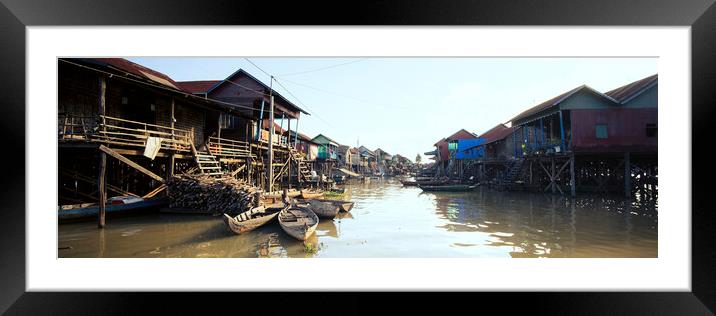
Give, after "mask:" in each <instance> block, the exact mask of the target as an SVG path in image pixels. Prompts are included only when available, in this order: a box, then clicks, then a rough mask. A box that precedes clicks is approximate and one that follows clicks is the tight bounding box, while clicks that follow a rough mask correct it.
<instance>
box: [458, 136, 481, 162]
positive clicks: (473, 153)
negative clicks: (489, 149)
mask: <svg viewBox="0 0 716 316" xmlns="http://www.w3.org/2000/svg"><path fill="white" fill-rule="evenodd" d="M484 143H485V139H484V138H477V139H460V140H458V141H457V151H456V152H455V159H477V158H482V157H483V156H485V147H484V146H480V145H482V144H484Z"/></svg>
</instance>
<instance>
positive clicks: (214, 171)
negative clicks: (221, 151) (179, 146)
mask: <svg viewBox="0 0 716 316" xmlns="http://www.w3.org/2000/svg"><path fill="white" fill-rule="evenodd" d="M191 152H192V153H193V154H194V161H196V164H197V166H198V167H199V171H200V172H201V174H203V175H208V176H211V177H221V175H222V174H223V173H222V172H221V163H220V162H219V160H218V159H216V156H214V155H212V154H211V153H210V152H208V151H205V150H201V151H199V150H197V149H196V147H194V143H191Z"/></svg>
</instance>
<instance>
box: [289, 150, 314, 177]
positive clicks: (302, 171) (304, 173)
mask: <svg viewBox="0 0 716 316" xmlns="http://www.w3.org/2000/svg"><path fill="white" fill-rule="evenodd" d="M289 150H290V152H291V159H293V161H295V162H296V165H297V166H298V174H299V175H300V178H301V181H311V168H309V167H308V164H306V161H305V160H303V157H302V156H301V154H300V153H298V151H297V150H296V149H294V148H289Z"/></svg>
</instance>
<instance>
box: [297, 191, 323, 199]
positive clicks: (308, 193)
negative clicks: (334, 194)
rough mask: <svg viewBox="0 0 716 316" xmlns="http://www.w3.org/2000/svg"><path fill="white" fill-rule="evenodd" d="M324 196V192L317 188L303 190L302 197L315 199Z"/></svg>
mask: <svg viewBox="0 0 716 316" xmlns="http://www.w3.org/2000/svg"><path fill="white" fill-rule="evenodd" d="M322 196H323V192H321V191H315V190H301V198H304V199H315V198H319V197H322Z"/></svg>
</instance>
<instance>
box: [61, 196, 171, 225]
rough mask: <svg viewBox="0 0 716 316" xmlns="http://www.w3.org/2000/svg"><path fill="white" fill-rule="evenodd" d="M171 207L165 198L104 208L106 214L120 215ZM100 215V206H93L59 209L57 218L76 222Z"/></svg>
mask: <svg viewBox="0 0 716 316" xmlns="http://www.w3.org/2000/svg"><path fill="white" fill-rule="evenodd" d="M167 205H169V199H167V198H165V197H161V198H154V199H148V200H144V201H140V202H134V203H129V204H114V205H112V204H110V205H106V206H105V208H104V211H105V214H120V213H123V212H127V211H134V210H140V209H145V208H156V207H163V206H167ZM97 214H99V205H93V206H88V207H83V208H75V209H58V210H57V218H58V219H59V220H61V221H63V220H74V219H83V218H90V217H96V216H97Z"/></svg>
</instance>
